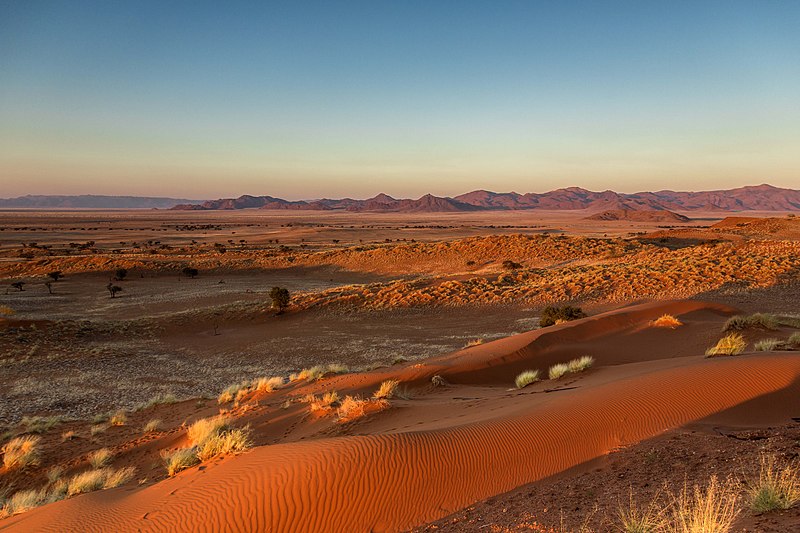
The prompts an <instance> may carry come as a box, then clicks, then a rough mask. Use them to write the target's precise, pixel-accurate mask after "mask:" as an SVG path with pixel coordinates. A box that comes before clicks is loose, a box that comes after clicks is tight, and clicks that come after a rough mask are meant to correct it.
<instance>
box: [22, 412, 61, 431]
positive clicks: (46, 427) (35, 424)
mask: <svg viewBox="0 0 800 533" xmlns="http://www.w3.org/2000/svg"><path fill="white" fill-rule="evenodd" d="M60 423H61V418H60V417H58V416H47V417H43V416H24V417H22V421H21V424H22V425H23V426H25V431H26V432H27V433H46V432H47V431H50V430H51V429H52V428H54V427H55V426H57V425H58V424H60Z"/></svg>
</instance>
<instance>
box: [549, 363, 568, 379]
mask: <svg viewBox="0 0 800 533" xmlns="http://www.w3.org/2000/svg"><path fill="white" fill-rule="evenodd" d="M566 374H569V365H567V364H565V363H558V364H556V365H553V366H551V367H550V370H549V371H548V372H547V376H548V377H549V378H550V379H559V378H561V377H562V376H565V375H566Z"/></svg>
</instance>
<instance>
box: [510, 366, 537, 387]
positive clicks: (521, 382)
mask: <svg viewBox="0 0 800 533" xmlns="http://www.w3.org/2000/svg"><path fill="white" fill-rule="evenodd" d="M539 379H540V378H539V371H538V370H525V371H524V372H521V373H520V374H519V375H518V376H517V377H516V379H515V380H514V384H515V385H516V386H517V388H518V389H522V388H525V387H527V386H528V385H530V384H531V383H536V382H537V381H539Z"/></svg>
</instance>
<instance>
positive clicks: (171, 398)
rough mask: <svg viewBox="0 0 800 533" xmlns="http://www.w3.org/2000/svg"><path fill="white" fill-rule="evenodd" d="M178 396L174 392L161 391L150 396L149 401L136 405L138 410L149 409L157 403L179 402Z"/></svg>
mask: <svg viewBox="0 0 800 533" xmlns="http://www.w3.org/2000/svg"><path fill="white" fill-rule="evenodd" d="M177 402H178V398H177V397H175V395H174V394H172V393H166V394H164V393H159V394H156V395H155V396H153V397H152V398H150V399H149V400H148V401H147V402H145V403H143V404H140V405H138V406H137V407H136V410H137V411H141V410H142V409H149V408H151V407H155V406H156V405H166V404H173V403H177Z"/></svg>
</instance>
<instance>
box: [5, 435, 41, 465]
mask: <svg viewBox="0 0 800 533" xmlns="http://www.w3.org/2000/svg"><path fill="white" fill-rule="evenodd" d="M41 440H42V439H41V437H37V436H35V435H23V436H21V437H16V438H14V439H11V440H10V441H8V442H7V443H5V445H4V446H3V448H2V450H3V466H5V467H6V468H7V469H9V470H11V469H12V468H25V467H26V466H29V465H35V464H38V463H39V454H40V450H39V442H40V441H41Z"/></svg>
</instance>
